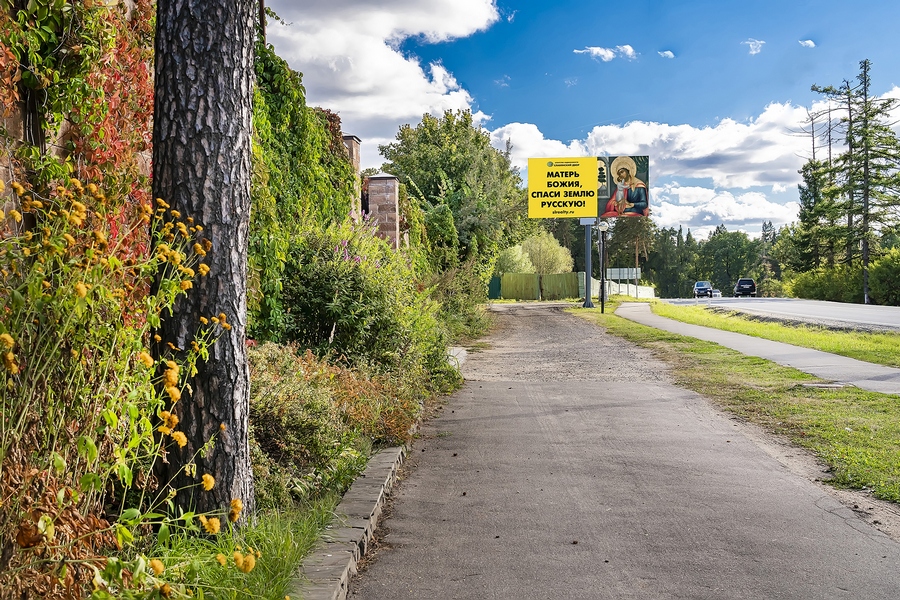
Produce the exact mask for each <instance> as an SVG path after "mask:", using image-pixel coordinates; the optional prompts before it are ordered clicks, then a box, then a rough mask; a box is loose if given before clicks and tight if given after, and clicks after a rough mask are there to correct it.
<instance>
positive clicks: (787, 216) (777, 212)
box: [651, 182, 799, 239]
mask: <svg viewBox="0 0 900 600" xmlns="http://www.w3.org/2000/svg"><path fill="white" fill-rule="evenodd" d="M651 183H652V182H651ZM651 192H652V194H653V197H651V206H652V207H653V219H654V221H655V222H656V224H657V225H658V226H660V227H678V226H682V227H684V228H685V229H690V230H691V232H692V234H693V235H694V236H695V237H697V238H699V239H704V238H706V237H707V236H708V235H709V234H710V233H711V232H712V231H713V230H715V228H716V227H717V226H719V225H725V228H726V229H728V230H729V231H751V232H756V231H759V228H760V226H761V224H762V222H763V221H771V222H772V224H773V225H775V227H776V228H777V227H780V226H782V225H786V224H788V223H791V222H792V221H796V219H797V211H798V210H799V205H798V204H797V203H796V202H788V203H786V204H780V203H778V202H774V201H772V200H770V199H769V198H768V197H767V196H766V195H765V194H763V193H761V192H756V191H753V192H746V193H739V194H735V193H733V192H732V191H729V190H721V189H715V188H712V189H711V188H703V187H694V186H681V185H678V184H668V185H663V186H658V187H653V188H651Z"/></svg>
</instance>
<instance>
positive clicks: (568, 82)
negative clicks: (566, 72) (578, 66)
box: [565, 77, 578, 87]
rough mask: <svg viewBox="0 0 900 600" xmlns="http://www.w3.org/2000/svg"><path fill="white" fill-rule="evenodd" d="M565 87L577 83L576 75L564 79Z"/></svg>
mask: <svg viewBox="0 0 900 600" xmlns="http://www.w3.org/2000/svg"><path fill="white" fill-rule="evenodd" d="M565 84H566V87H572V86H573V85H578V78H577V77H568V78H566V80H565Z"/></svg>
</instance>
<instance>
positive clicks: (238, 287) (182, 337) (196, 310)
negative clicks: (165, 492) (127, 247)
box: [153, 0, 257, 514]
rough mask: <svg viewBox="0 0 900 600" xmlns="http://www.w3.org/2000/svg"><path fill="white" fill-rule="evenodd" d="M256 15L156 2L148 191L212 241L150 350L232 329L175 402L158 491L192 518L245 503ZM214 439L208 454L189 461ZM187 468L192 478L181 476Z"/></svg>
mask: <svg viewBox="0 0 900 600" xmlns="http://www.w3.org/2000/svg"><path fill="white" fill-rule="evenodd" d="M256 8H257V1H256V0H159V1H158V3H157V32H156V66H155V71H156V82H155V108H154V121H153V194H154V197H157V198H163V199H164V200H165V201H166V202H167V203H168V204H170V205H171V207H172V208H173V209H177V210H178V211H180V212H181V214H182V218H186V217H193V218H194V220H195V222H196V223H198V224H201V225H203V227H204V235H205V237H206V238H207V239H209V240H210V241H211V242H212V249H211V251H210V252H209V253H208V255H207V256H206V257H205V258H204V262H206V264H208V265H209V267H210V271H209V274H208V275H207V276H205V277H198V278H196V279H195V281H194V288H193V289H191V290H189V292H188V295H187V297H182V298H180V299H179V301H178V303H177V304H176V306H175V309H174V311H173V314H171V315H168V314H165V315H163V323H162V327H161V331H160V332H159V334H160V335H161V336H162V342H161V344H159V345H158V347H157V351H158V354H159V355H165V353H166V349H167V348H168V346H167V342H171V343H172V344H174V345H175V346H176V347H177V348H189V347H190V342H191V340H192V339H193V338H194V335H195V333H196V331H197V329H198V327H199V319H200V317H201V316H204V317H207V318H209V317H212V316H214V315H218V314H219V313H225V314H226V315H227V319H228V323H230V324H231V327H232V328H231V330H230V331H223V332H222V336H221V337H220V338H219V339H218V341H216V342H215V344H213V346H212V347H211V348H210V356H209V360H208V361H206V362H202V361H201V362H199V363H198V365H197V366H198V369H199V372H198V374H197V375H196V376H195V377H194V378H193V379H192V380H191V382H190V385H191V387H192V393H191V392H190V391H189V390H185V392H184V393H183V395H182V398H181V400H180V401H179V402H178V403H177V404H176V406H175V414H176V415H177V416H178V417H179V419H180V423H179V426H178V429H179V430H181V431H183V432H184V433H185V434H186V436H187V438H188V443H187V446H185V447H184V448H181V449H179V448H178V447H177V446H174V448H173V449H170V451H169V454H168V457H167V460H168V462H167V463H165V464H163V465H162V472H161V473H160V475H161V482H162V483H163V484H165V483H167V482H168V481H169V480H171V481H172V486H173V487H174V488H176V489H179V490H182V491H179V492H178V495H177V496H176V500H175V501H176V504H177V505H178V506H180V507H182V508H185V509H188V508H191V509H194V510H197V511H200V512H211V511H216V510H222V509H224V510H225V512H227V511H228V506H229V502H230V501H231V499H232V498H239V499H241V500H242V502H243V505H244V507H245V514H248V513H252V510H253V507H254V502H253V479H252V471H251V466H250V454H249V446H248V415H249V397H250V373H249V368H248V364H247V352H246V326H247V300H246V298H247V294H246V292H247V243H248V232H249V220H250V176H251V175H250V156H251V129H250V128H251V110H252V99H253V83H254V71H253V54H254V45H255V33H256V32H255V29H254V17H255V14H256V13H255V9H256ZM222 425H224V430H222V428H221V426H222ZM214 436H215V438H216V441H215V445H214V447H213V449H212V451H211V452H208V453H206V454H205V455H201V454H200V452H199V450H200V449H201V448H202V447H203V445H204V444H206V443H207V441H208V440H209V439H210V438H212V437H214ZM169 447H170V448H171V447H173V445H172V444H169ZM190 462H194V463H195V464H196V465H197V469H196V474H195V475H193V476H191V475H187V474H185V473H184V470H183V469H182V467H183V466H184V465H185V464H187V463H190ZM204 473H209V474H211V475H213V476H214V477H215V479H216V484H215V487H214V488H213V489H212V490H211V491H209V492H205V491H203V490H202V488H200V487H198V483H199V480H200V477H201V476H202V475H203V474H204Z"/></svg>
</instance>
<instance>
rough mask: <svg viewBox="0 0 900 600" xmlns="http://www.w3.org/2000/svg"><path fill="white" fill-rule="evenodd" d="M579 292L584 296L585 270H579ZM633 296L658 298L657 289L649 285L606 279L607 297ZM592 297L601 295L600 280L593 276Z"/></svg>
mask: <svg viewBox="0 0 900 600" xmlns="http://www.w3.org/2000/svg"><path fill="white" fill-rule="evenodd" d="M578 294H579V295H580V296H581V297H582V298H584V271H579V272H578ZM614 294H616V295H621V296H631V297H632V298H656V290H655V289H654V288H652V287H650V286H648V285H634V284H633V283H616V282H615V281H609V280H607V281H606V297H607V298H609V297H610V296H612V295H614ZM591 297H592V298H599V297H600V282H599V281H597V280H596V279H594V278H593V277H591Z"/></svg>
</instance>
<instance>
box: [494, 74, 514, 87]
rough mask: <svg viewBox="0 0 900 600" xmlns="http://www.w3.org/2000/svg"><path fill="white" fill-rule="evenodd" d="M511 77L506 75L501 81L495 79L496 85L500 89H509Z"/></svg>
mask: <svg viewBox="0 0 900 600" xmlns="http://www.w3.org/2000/svg"><path fill="white" fill-rule="evenodd" d="M509 82H510V77H509V75H504V76H503V77H501V78H500V79H495V80H494V83H495V84H497V85H498V86H499V87H509Z"/></svg>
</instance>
